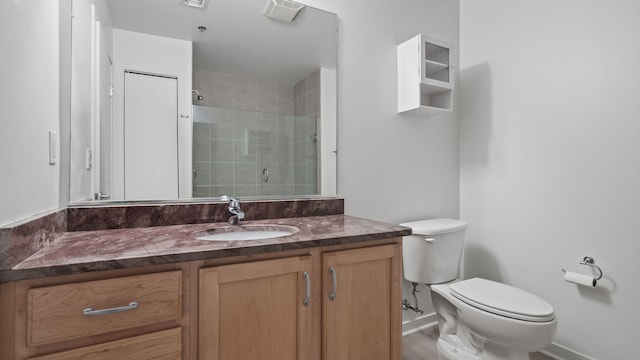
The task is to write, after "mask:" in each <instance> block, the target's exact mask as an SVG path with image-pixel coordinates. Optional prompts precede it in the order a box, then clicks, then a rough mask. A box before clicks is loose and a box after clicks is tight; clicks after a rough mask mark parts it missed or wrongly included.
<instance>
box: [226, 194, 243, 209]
mask: <svg viewBox="0 0 640 360" xmlns="http://www.w3.org/2000/svg"><path fill="white" fill-rule="evenodd" d="M228 200H229V207H230V208H232V207H233V208H239V207H240V200H238V199H236V198H234V197H231V196H229V197H228Z"/></svg>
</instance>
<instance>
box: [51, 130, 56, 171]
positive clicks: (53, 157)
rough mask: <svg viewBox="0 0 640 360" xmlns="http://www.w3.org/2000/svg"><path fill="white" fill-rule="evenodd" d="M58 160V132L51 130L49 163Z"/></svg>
mask: <svg viewBox="0 0 640 360" xmlns="http://www.w3.org/2000/svg"><path fill="white" fill-rule="evenodd" d="M57 162H58V134H56V132H55V131H51V130H49V165H53V164H55V163H57Z"/></svg>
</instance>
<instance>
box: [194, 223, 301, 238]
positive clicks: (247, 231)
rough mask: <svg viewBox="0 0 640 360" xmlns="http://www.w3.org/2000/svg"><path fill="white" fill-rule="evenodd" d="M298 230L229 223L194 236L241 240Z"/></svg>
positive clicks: (290, 227) (274, 226)
mask: <svg viewBox="0 0 640 360" xmlns="http://www.w3.org/2000/svg"><path fill="white" fill-rule="evenodd" d="M296 232H298V228H297V227H294V226H287V225H249V224H248V225H229V226H224V227H220V228H216V229H211V230H207V231H203V232H200V233H197V234H196V235H195V238H196V239H198V240H208V241H243V240H259V239H272V238H277V237H283V236H288V235H291V234H295V233H296Z"/></svg>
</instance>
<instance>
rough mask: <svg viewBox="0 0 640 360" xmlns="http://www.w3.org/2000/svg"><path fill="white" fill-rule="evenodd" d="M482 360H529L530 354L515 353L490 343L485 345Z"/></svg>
mask: <svg viewBox="0 0 640 360" xmlns="http://www.w3.org/2000/svg"><path fill="white" fill-rule="evenodd" d="M481 359H482V360H529V353H526V352H524V353H523V352H518V351H513V350H512V349H506V348H504V347H499V346H495V345H494V344H491V343H490V342H486V343H485V344H484V350H483V351H482V357H481Z"/></svg>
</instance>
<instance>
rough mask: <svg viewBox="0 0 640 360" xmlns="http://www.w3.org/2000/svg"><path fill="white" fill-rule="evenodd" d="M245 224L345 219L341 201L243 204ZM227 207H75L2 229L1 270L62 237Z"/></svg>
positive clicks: (208, 217)
mask: <svg viewBox="0 0 640 360" xmlns="http://www.w3.org/2000/svg"><path fill="white" fill-rule="evenodd" d="M241 206H242V209H243V211H244V212H245V214H246V216H245V219H246V220H259V219H276V218H291V217H307V216H324V215H340V214H344V199H294V200H272V201H243V202H242V203H241ZM229 215H230V214H229V212H228V210H227V204H226V203H221V202H218V203H181V204H163V205H132V206H100V207H75V208H68V209H61V210H58V211H54V212H50V213H48V214H45V215H42V216H36V217H33V218H30V219H27V220H24V221H20V222H16V223H13V224H9V225H7V226H5V227H3V228H0V270H8V269H12V268H13V267H15V266H16V265H17V264H19V263H20V262H22V261H24V260H25V259H26V258H28V257H29V256H31V255H32V254H34V253H35V252H37V251H38V250H40V249H42V248H43V247H44V246H45V245H47V244H49V243H51V242H53V241H54V240H56V239H57V238H58V237H60V236H61V235H63V234H64V233H66V232H73V231H90V230H107V229H125V228H145V227H155V226H166V225H181V224H201V223H216V222H224V221H227V219H228V217H229Z"/></svg>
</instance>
